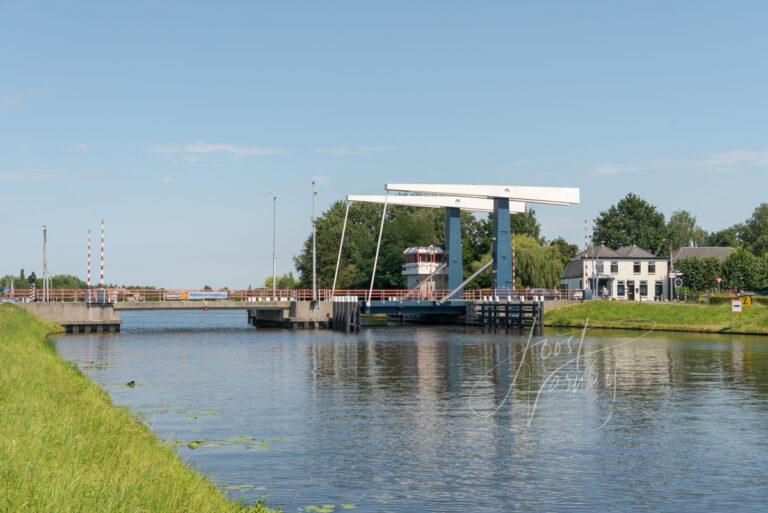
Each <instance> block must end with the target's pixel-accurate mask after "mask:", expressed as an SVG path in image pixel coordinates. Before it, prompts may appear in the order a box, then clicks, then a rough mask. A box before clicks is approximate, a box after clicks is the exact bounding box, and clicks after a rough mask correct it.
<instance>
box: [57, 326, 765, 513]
mask: <svg viewBox="0 0 768 513" xmlns="http://www.w3.org/2000/svg"><path fill="white" fill-rule="evenodd" d="M123 320H124V325H123V329H124V331H123V332H122V333H120V334H93V335H76V336H63V337H61V338H60V339H59V340H58V341H57V348H58V351H59V353H60V354H61V355H62V356H63V357H64V358H66V359H67V360H70V361H71V362H73V363H74V364H76V365H77V366H78V367H80V368H81V369H82V370H83V372H85V373H86V374H87V375H89V376H90V377H91V378H93V379H94V380H95V381H96V382H97V383H99V384H100V385H101V386H103V387H104V388H105V389H106V390H107V391H109V393H110V395H111V396H112V398H113V400H114V402H115V403H116V404H118V405H121V406H126V407H128V408H130V409H131V410H132V411H133V412H134V414H135V415H136V416H137V417H139V418H140V419H141V420H142V421H143V422H145V423H146V424H148V425H149V426H150V427H151V428H152V430H153V431H154V432H155V433H157V435H158V436H159V437H160V438H162V439H163V440H166V441H167V443H169V444H172V445H174V446H175V447H176V448H177V450H178V452H179V454H180V455H181V457H182V458H184V459H185V460H187V461H188V462H190V463H191V464H192V465H194V466H195V467H197V468H199V469H200V470H201V471H202V472H204V473H205V474H207V475H208V476H210V477H211V479H213V480H214V481H215V482H216V483H217V484H218V485H219V486H220V487H221V488H222V489H224V490H225V491H226V493H228V494H230V495H231V496H232V497H235V498H244V499H245V500H247V501H255V500H257V499H258V498H259V496H262V495H264V496H266V498H267V502H268V504H271V505H282V506H283V509H284V511H286V512H294V511H306V512H341V511H347V510H349V511H361V512H362V511H371V512H441V513H443V512H462V513H466V512H469V511H471V512H476V513H477V512H509V511H532V512H549V511H574V512H581V511H613V512H623V511H648V512H651V511H679V512H687V511H690V512H696V513H699V512H701V511H733V512H736V511H761V512H762V511H766V505H767V504H768V460H767V458H768V338H760V337H734V338H731V337H724V336H711V335H670V334H662V333H652V332H651V333H644V332H630V331H625V332H621V331H614V332H606V331H593V332H589V333H587V334H586V336H585V337H584V338H583V339H582V336H581V332H580V331H572V332H567V331H563V332H556V331H548V332H546V333H545V335H546V338H533V339H530V340H529V339H528V338H527V337H525V336H522V337H521V336H516V335H515V336H513V335H508V334H503V333H502V334H488V333H482V332H480V331H478V330H476V329H469V328H466V329H465V328H456V327H413V326H405V327H395V328H392V327H390V328H386V327H384V328H374V329H367V330H364V331H362V332H361V333H359V334H354V335H346V334H339V333H333V332H328V331H265V330H256V329H254V328H251V327H248V326H246V319H245V314H244V313H242V312H176V313H168V312H154V313H150V312H146V313H128V312H126V313H124V314H123ZM129 382H134V383H133V384H135V386H128V385H127V384H128V383H129Z"/></svg>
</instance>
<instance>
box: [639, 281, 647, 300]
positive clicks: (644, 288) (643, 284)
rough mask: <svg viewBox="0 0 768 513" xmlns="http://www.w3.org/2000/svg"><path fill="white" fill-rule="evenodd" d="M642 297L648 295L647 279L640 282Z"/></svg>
mask: <svg viewBox="0 0 768 513" xmlns="http://www.w3.org/2000/svg"><path fill="white" fill-rule="evenodd" d="M640 297H648V282H647V281H645V280H643V281H641V282H640Z"/></svg>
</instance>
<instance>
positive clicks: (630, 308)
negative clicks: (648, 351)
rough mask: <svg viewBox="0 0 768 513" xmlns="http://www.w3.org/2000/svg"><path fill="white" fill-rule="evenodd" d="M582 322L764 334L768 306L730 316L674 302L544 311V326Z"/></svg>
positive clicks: (725, 310) (723, 310) (591, 304)
mask: <svg viewBox="0 0 768 513" xmlns="http://www.w3.org/2000/svg"><path fill="white" fill-rule="evenodd" d="M586 319H589V326H591V327H593V328H630V329H649V328H651V327H653V326H654V323H655V327H656V329H658V330H668V331H692V332H702V333H752V334H768V307H766V306H763V305H754V306H752V307H750V308H746V309H745V310H744V313H743V314H741V315H739V314H734V316H733V319H734V321H733V322H734V324H733V326H734V328H733V329H731V305H730V304H728V305H688V304H676V303H635V302H628V301H626V302H624V301H585V302H584V303H580V304H576V305H572V306H566V307H563V308H559V309H557V310H553V311H550V312H545V314H544V325H545V326H568V327H582V326H584V322H585V320H586Z"/></svg>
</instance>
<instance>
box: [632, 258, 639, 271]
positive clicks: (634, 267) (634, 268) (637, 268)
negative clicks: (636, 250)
mask: <svg viewBox="0 0 768 513" xmlns="http://www.w3.org/2000/svg"><path fill="white" fill-rule="evenodd" d="M632 271H633V272H634V273H635V274H640V261H639V260H635V262H634V264H632Z"/></svg>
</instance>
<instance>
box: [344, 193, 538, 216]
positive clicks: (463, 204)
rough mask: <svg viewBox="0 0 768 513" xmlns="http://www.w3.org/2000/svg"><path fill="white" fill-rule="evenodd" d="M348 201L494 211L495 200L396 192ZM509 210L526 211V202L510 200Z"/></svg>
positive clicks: (357, 196) (352, 198) (513, 211)
mask: <svg viewBox="0 0 768 513" xmlns="http://www.w3.org/2000/svg"><path fill="white" fill-rule="evenodd" d="M385 198H386V199H385ZM347 201H353V202H361V203H377V204H380V205H381V204H383V203H385V201H386V203H388V204H389V205H402V206H407V207H425V208H459V209H461V210H466V211H469V212H493V200H491V199H487V198H477V197H460V196H400V195H394V194H390V195H388V196H384V195H355V194H350V195H349V196H347ZM509 211H510V212H512V213H520V212H525V203H523V202H519V201H510V202H509Z"/></svg>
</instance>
